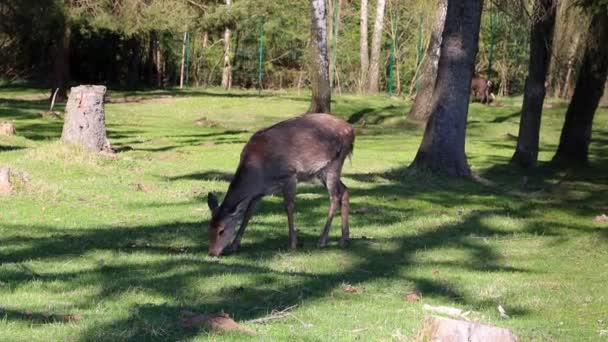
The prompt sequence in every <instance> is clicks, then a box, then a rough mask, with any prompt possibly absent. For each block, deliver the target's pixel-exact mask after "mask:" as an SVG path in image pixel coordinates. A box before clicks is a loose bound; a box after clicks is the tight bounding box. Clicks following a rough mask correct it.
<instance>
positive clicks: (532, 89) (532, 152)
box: [511, 0, 556, 169]
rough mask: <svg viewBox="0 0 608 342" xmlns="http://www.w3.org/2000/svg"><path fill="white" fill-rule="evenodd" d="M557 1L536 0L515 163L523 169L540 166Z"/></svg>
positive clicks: (514, 156)
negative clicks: (541, 135)
mask: <svg viewBox="0 0 608 342" xmlns="http://www.w3.org/2000/svg"><path fill="white" fill-rule="evenodd" d="M555 9H556V3H555V0H536V2H535V3H534V18H537V19H536V21H535V22H534V23H533V24H532V30H531V32H530V61H529V64H528V77H527V79H526V85H525V88H524V101H523V105H522V109H521V118H520V120H519V135H518V137H517V147H516V148H515V153H514V154H513V157H512V158H511V164H513V165H516V166H519V167H522V168H526V169H527V168H533V167H536V165H537V162H538V141H539V133H540V121H541V116H542V111H543V102H544V101H545V93H546V89H545V80H546V78H547V71H548V70H549V63H550V62H551V50H552V49H551V46H552V44H553V28H554V27H555Z"/></svg>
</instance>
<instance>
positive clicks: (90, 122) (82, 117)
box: [61, 85, 112, 153]
mask: <svg viewBox="0 0 608 342" xmlns="http://www.w3.org/2000/svg"><path fill="white" fill-rule="evenodd" d="M105 93H106V87H104V86H90V85H84V86H78V87H73V88H72V90H71V92H70V96H69V97H68V103H67V105H66V110H65V121H64V123H63V133H62V134H61V140H62V141H63V142H65V143H70V144H78V145H82V146H84V147H86V148H88V149H89V150H92V151H96V152H108V153H112V147H111V145H110V141H108V138H107V136H106V123H105V121H106V119H105V110H104V96H105Z"/></svg>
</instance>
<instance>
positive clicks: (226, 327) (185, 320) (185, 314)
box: [181, 310, 255, 335]
mask: <svg viewBox="0 0 608 342" xmlns="http://www.w3.org/2000/svg"><path fill="white" fill-rule="evenodd" d="M181 315H182V317H181V325H182V326H184V327H196V326H201V325H202V326H206V327H208V328H210V329H212V330H221V331H239V332H242V333H245V334H250V335H253V334H255V333H254V331H253V330H251V329H249V328H248V327H246V326H243V325H240V324H238V323H237V322H235V321H234V320H233V319H232V318H230V316H229V315H228V314H225V313H223V312H220V313H215V314H209V315H203V314H197V313H195V312H192V311H189V310H182V311H181Z"/></svg>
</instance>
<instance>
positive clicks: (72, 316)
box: [62, 314, 84, 322]
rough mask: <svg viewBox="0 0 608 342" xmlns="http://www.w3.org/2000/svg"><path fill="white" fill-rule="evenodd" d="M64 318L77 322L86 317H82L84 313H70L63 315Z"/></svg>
mask: <svg viewBox="0 0 608 342" xmlns="http://www.w3.org/2000/svg"><path fill="white" fill-rule="evenodd" d="M62 318H63V320H64V321H69V322H74V321H76V322H77V321H82V319H83V318H84V317H82V315H73V314H70V315H63V317H62Z"/></svg>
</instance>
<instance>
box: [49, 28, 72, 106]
mask: <svg viewBox="0 0 608 342" xmlns="http://www.w3.org/2000/svg"><path fill="white" fill-rule="evenodd" d="M71 38H72V29H71V28H70V26H69V25H68V24H67V23H66V24H65V26H64V28H63V30H62V34H61V37H59V39H57V44H56V47H55V59H54V61H53V64H54V75H53V90H52V91H51V96H53V93H54V91H55V89H59V92H58V93H57V97H56V100H57V101H65V100H67V98H68V96H67V90H68V88H67V87H68V82H69V81H70V41H71Z"/></svg>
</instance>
